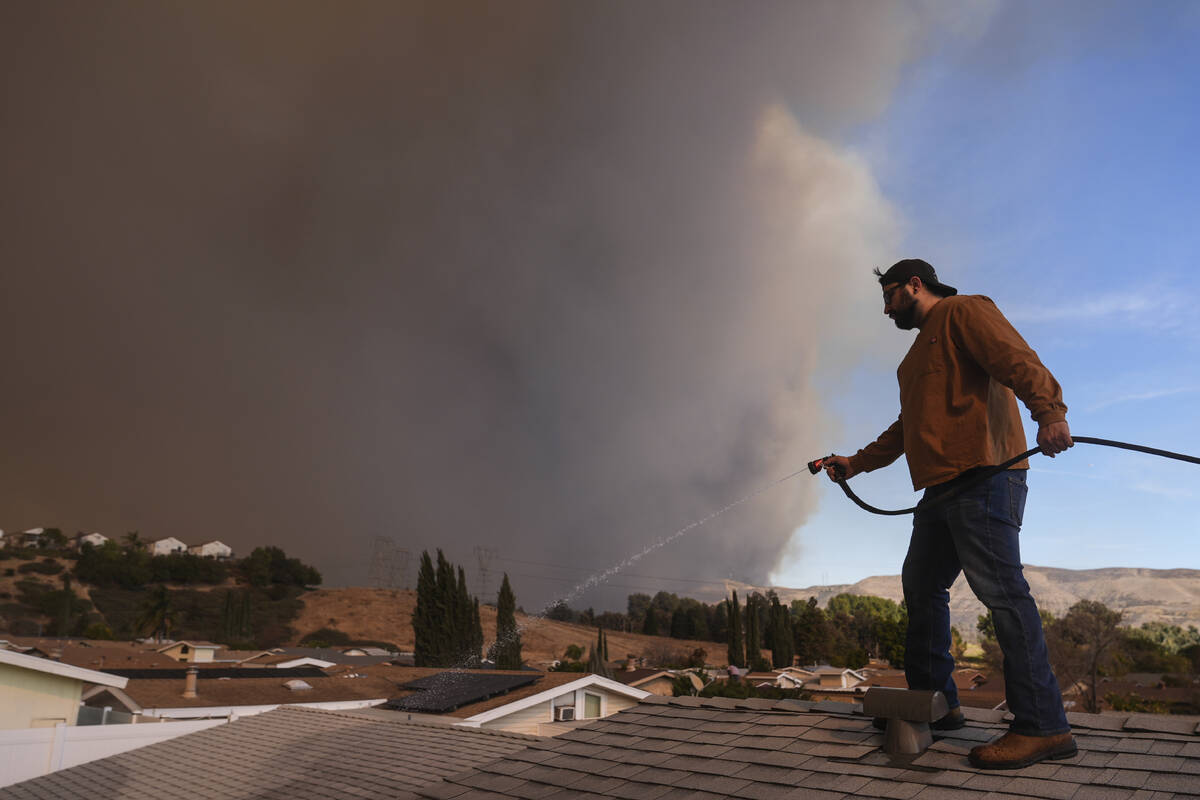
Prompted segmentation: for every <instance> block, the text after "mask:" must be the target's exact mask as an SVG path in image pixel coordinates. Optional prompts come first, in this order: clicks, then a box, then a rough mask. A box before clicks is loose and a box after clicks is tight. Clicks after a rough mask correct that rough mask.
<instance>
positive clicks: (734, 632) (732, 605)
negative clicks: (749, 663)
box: [728, 589, 746, 667]
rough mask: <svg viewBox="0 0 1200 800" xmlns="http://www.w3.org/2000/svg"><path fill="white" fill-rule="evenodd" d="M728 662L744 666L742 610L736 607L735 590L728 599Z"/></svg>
mask: <svg viewBox="0 0 1200 800" xmlns="http://www.w3.org/2000/svg"><path fill="white" fill-rule="evenodd" d="M728 654H729V663H730V664H731V665H732V666H735V667H744V666H746V640H745V639H744V638H743V635H742V610H741V608H739V607H738V596H737V590H736V589H735V590H734V591H733V593H732V596H731V597H730V599H729V651H728Z"/></svg>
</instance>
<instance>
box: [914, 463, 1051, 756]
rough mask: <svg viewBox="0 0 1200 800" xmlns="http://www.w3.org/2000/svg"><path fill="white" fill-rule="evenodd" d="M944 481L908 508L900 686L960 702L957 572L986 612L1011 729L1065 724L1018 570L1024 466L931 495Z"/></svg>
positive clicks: (1044, 731) (1035, 732)
mask: <svg viewBox="0 0 1200 800" xmlns="http://www.w3.org/2000/svg"><path fill="white" fill-rule="evenodd" d="M948 490H949V489H948V488H947V487H946V485H945V484H943V485H941V486H931V487H929V488H928V489H926V490H925V495H924V497H922V498H921V502H920V503H919V504H918V505H917V511H916V513H915V514H914V515H913V532H912V541H911V542H910V543H909V546H908V556H907V557H906V558H905V559H904V574H903V581H904V601H905V604H906V605H907V606H908V635H907V637H906V638H905V645H904V647H905V650H904V672H905V675H906V677H907V678H908V685H909V687H910V688H913V689H940V690H941V691H942V693H943V694H945V695H946V700H947V702H948V703H949V704H950V707H951V708H954V707H956V706H958V704H959V701H958V690H957V689H956V688H955V686H954V681H953V680H952V679H951V673H952V672H953V671H954V659H953V658H952V657H951V655H950V586H951V585H952V584H953V583H954V580H955V579H956V578H957V577H958V573H959V572H960V571H961V572H964V573H965V574H966V576H967V582H968V583H969V584H970V586H971V590H972V591H973V592H975V596H976V597H978V598H979V599H980V601H982V602H983V604H984V605H985V606H987V607H988V608H989V609H990V610H991V612H992V619H993V621H994V622H995V627H996V640H997V642H998V644H999V645H1000V649H1001V651H1003V653H1004V685H1005V689H1006V695H1007V699H1008V709H1009V711H1011V712H1012V714H1013V717H1014V719H1013V721H1012V724H1011V725H1010V726H1009V730H1011V731H1013V732H1014V733H1020V734H1024V735H1026V736H1054V735H1056V734H1060V733H1066V732H1067V731H1069V730H1070V726H1069V725H1068V724H1067V717H1066V714H1065V712H1064V711H1063V705H1062V695H1061V694H1060V693H1059V689H1058V681H1056V680H1055V678H1054V674H1053V673H1052V672H1051V671H1050V660H1049V657H1048V655H1047V652H1046V640H1045V637H1044V636H1043V634H1042V620H1041V617H1040V616H1038V610H1037V605H1035V604H1034V602H1033V597H1031V596H1030V594H1029V584H1028V583H1026V582H1025V576H1024V574H1023V573H1022V571H1021V550H1020V543H1019V541H1018V533H1019V532H1020V530H1021V518H1022V516H1023V515H1024V513H1025V494H1026V491H1027V489H1026V486H1025V470H1005V471H1003V472H1001V473H999V474H998V475H994V476H992V477H991V478H988V479H986V480H984V481H982V482H980V483H977V484H975V485H974V486H972V487H970V488H968V489H967V490H966V491H964V492H962V493H961V494H959V495H957V496H955V497H953V498H952V499H950V500H947V501H946V502H944V503H941V504H937V505H933V504H932V501H934V500H936V499H937V498H938V497H939V496H941V495H943V494H945V493H946V492H947V491H948Z"/></svg>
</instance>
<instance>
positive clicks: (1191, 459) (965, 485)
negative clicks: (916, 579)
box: [837, 436, 1200, 517]
mask: <svg viewBox="0 0 1200 800" xmlns="http://www.w3.org/2000/svg"><path fill="white" fill-rule="evenodd" d="M1071 441H1073V442H1075V443H1076V444H1098V445H1103V446H1104V447H1119V448H1120V449H1122V450H1136V451H1137V452H1139V453H1148V454H1150V455H1152V456H1161V457H1162V458H1173V459H1175V460H1177V461H1187V462H1188V463H1189V464H1200V458H1197V457H1196V456H1189V455H1184V454H1183V453H1172V452H1171V451H1170V450H1159V449H1158V448H1156V447H1146V446H1144V445H1140V444H1130V443H1128V442H1115V441H1113V440H1112V439H1097V438H1095V437H1094V436H1072V437H1071ZM1040 452H1042V449H1041V448H1040V447H1035V448H1033V449H1032V450H1026V451H1025V452H1024V453H1021V455H1019V456H1016V457H1014V458H1010V459H1009V460H1008V461H1005V462H1004V463H1003V464H996V465H995V466H990V467H984V468H983V469H981V470H980V471H979V472H978V473H975V474H972V475H971V477H970V478H968V479H967V480H964V481H963V482H962V483H960V484H959V485H957V486H955V487H954V488H953V489H950V490H948V491H946V493H945V494H941V495H939V496H938V497H936V498H932V499H931V500H930V501H929V502H928V503H927V504H926V508H929V507H931V506H935V505H940V504H941V503H944V502H946V501H947V500H950V499H951V498H954V497H957V496H958V495H960V494H962V493H963V492H964V491H966V490H967V489H969V488H971V487H972V486H975V485H976V484H978V483H980V482H981V481H985V480H987V479H988V478H990V477H992V476H993V475H995V474H996V473H998V472H1003V471H1004V470H1006V469H1008V468H1009V467H1011V466H1012V465H1013V464H1016V463H1017V462H1018V461H1024V460H1025V459H1027V458H1029V457H1030V456H1031V455H1033V454H1034V453H1040ZM837 485H838V486H840V487H842V491H843V492H845V494H846V497H849V498H850V499H851V500H853V501H854V504H855V505H856V506H858V507H859V508H861V509H862V510H863V511H870V512H871V513H872V514H882V515H884V516H888V517H896V516H900V515H901V514H912V513H913V512H915V511H916V510H917V506H913V507H912V508H900V509H896V510H895V511H886V510H884V509H882V508H876V507H875V506H873V505H871V504H870V503H866V502H864V501H863V500H862V498H860V497H859V496H858V495H856V494H855V493H854V491H853V490H852V489H851V488H850V487H849V485H847V483H846V481H845V479H839V480H838V481H837Z"/></svg>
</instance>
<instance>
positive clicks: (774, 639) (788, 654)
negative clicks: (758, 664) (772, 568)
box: [767, 592, 795, 669]
mask: <svg viewBox="0 0 1200 800" xmlns="http://www.w3.org/2000/svg"><path fill="white" fill-rule="evenodd" d="M770 598H771V613H770V625H769V628H768V631H767V640H768V643H769V645H770V647H771V665H772V666H773V667H775V668H776V669H780V668H782V667H790V666H791V665H792V658H793V656H794V655H795V637H794V636H793V633H792V620H791V615H790V614H788V610H787V609H786V608H785V607H784V606H782V605H780V603H779V595H777V594H775V592H771V593H770Z"/></svg>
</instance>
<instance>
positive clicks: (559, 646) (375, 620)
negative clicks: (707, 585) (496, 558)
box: [292, 588, 728, 666]
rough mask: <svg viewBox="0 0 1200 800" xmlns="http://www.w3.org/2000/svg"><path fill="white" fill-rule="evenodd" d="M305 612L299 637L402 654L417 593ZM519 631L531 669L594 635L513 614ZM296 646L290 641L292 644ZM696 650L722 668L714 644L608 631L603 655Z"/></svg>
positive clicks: (345, 598) (363, 596) (488, 627)
mask: <svg viewBox="0 0 1200 800" xmlns="http://www.w3.org/2000/svg"><path fill="white" fill-rule="evenodd" d="M302 599H303V601H304V610H303V611H302V612H300V616H299V617H297V618H296V620H295V621H294V622H292V627H293V628H295V630H296V631H297V632H298V635H299V636H303V635H305V634H308V633H312V632H313V631H315V630H318V629H320V628H337V629H338V630H340V631H342V632H343V633H346V634H347V635H349V636H350V637H351V638H352V639H370V640H374V641H382V642H391V643H393V644H395V645H397V646H399V647H400V648H401V649H404V650H411V649H412V646H413V632H412V613H413V609H414V608H415V607H416V603H417V593H416V592H414V591H411V590H398V589H357V588H348V589H318V590H317V591H314V592H309V593H307V594H305V595H304V596H303V598H302ZM479 616H480V622H482V623H483V637H484V640H485V641H486V642H491V641H493V640H495V638H496V609H495V608H493V607H491V606H482V607H481V608H480V609H479ZM517 625H519V626H521V645H522V646H521V654H522V655H523V656H524V657H525V660H526V661H528V662H529V663H530V664H532V665H535V666H536V665H538V664H540V663H542V662H546V661H551V660H553V659H555V658H560V657H561V656H562V654H563V651H565V650H566V649H567V647H568V646H569V645H572V644H577V645H579V646H580V647H582V648H583V649H584V651H585V653H586V651H587V649H588V648H589V647H591V645H592V644H593V643H594V642H595V641H596V630H595V629H594V628H589V627H586V626H583V625H573V624H570V623H567V622H556V621H554V620H548V619H541V618H536V617H530V616H526V615H524V614H517ZM298 641H299V640H298V639H296V640H294V641H293V644H295V643H297V642H298ZM696 647H700V648H703V649H704V650H705V652H706V653H707V656H706V661H707V662H708V663H709V664H721V665H723V664H726V663H728V662H727V660H726V657H725V645H723V644H720V643H718V642H693V641H680V640H678V639H669V638H666V637H663V636H643V635H641V634H639V633H619V632H617V631H608V654H609V657H610V658H612V659H613V660H616V659H619V658H622V657H623V656H625V655H627V654H634V655H639V656H641V655H646V656H649V657H650V658H651V661H652V662H654V663H661V662H663V661H671V660H676V659H674V658H672V657H671V656H672V654H676V653H678V654H679V656H678V660H683V658H686V655H687V654H688V653H690V652H691V651H692V650H693V649H695V648H696Z"/></svg>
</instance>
